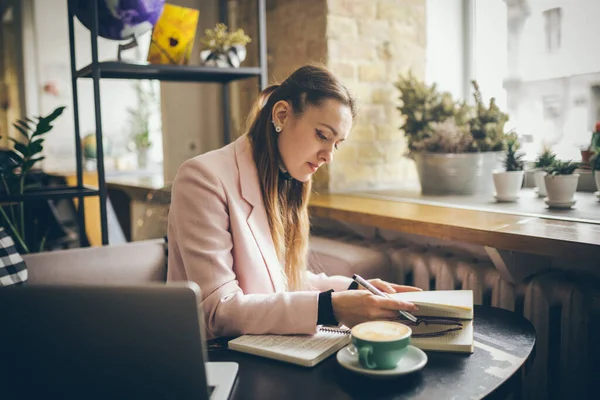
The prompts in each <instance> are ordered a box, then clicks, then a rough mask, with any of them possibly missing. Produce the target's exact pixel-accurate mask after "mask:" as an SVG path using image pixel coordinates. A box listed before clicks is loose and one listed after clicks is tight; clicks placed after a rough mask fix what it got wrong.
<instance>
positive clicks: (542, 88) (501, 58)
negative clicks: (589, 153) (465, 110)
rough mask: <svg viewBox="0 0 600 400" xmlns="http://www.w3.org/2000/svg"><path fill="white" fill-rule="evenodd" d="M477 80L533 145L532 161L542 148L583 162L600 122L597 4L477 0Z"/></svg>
mask: <svg viewBox="0 0 600 400" xmlns="http://www.w3.org/2000/svg"><path fill="white" fill-rule="evenodd" d="M475 7H476V9H475V28H474V52H475V77H476V78H477V80H478V81H479V83H480V86H481V88H482V92H483V95H484V98H485V97H490V96H494V97H496V98H497V100H498V103H499V104H500V105H501V107H506V108H505V109H506V110H507V111H508V112H509V114H510V119H511V120H510V123H509V124H508V125H507V127H508V128H511V127H514V128H516V129H517V130H518V131H519V132H520V133H522V134H524V135H527V137H528V138H530V139H531V142H530V143H525V145H524V150H525V151H526V152H527V158H528V159H530V160H533V159H534V158H535V157H536V155H537V154H538V153H539V151H540V150H541V148H542V146H543V145H544V144H546V145H550V146H552V148H553V149H554V151H556V152H557V154H558V156H559V157H560V158H563V159H574V160H580V159H581V154H580V149H581V148H583V147H587V146H588V145H589V142H590V139H591V132H592V131H593V128H594V125H595V122H596V121H597V120H600V41H599V40H596V38H597V35H598V33H597V24H596V22H595V20H594V19H593V18H591V17H590V16H594V15H600V1H594V0H504V1H503V0H475Z"/></svg>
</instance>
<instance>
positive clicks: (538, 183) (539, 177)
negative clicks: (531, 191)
mask: <svg viewBox="0 0 600 400" xmlns="http://www.w3.org/2000/svg"><path fill="white" fill-rule="evenodd" d="M546 175H548V173H547V172H546V171H542V170H540V171H535V172H534V173H533V180H534V182H535V187H536V188H537V194H538V197H546V195H547V193H546V181H545V180H544V177H545V176H546Z"/></svg>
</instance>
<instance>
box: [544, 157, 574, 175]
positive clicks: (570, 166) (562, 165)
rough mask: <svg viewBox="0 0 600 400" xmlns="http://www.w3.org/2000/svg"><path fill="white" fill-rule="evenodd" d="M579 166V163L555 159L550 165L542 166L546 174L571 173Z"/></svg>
mask: <svg viewBox="0 0 600 400" xmlns="http://www.w3.org/2000/svg"><path fill="white" fill-rule="evenodd" d="M577 168H579V163H577V162H573V161H571V160H569V161H561V160H555V161H554V163H553V164H552V165H550V166H549V167H546V168H544V170H545V171H546V172H547V173H548V175H572V174H573V173H574V172H575V170H576V169H577Z"/></svg>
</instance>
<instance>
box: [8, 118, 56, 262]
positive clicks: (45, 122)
mask: <svg viewBox="0 0 600 400" xmlns="http://www.w3.org/2000/svg"><path fill="white" fill-rule="evenodd" d="M64 109H65V107H58V108H57V109H55V110H54V111H53V112H52V113H50V114H49V115H47V116H45V117H34V118H25V119H20V120H17V121H16V122H15V123H14V124H13V126H14V127H15V128H16V130H17V131H18V132H19V133H20V134H21V136H22V138H21V139H22V140H17V139H15V138H12V137H9V138H8V139H9V140H10V141H12V142H13V144H14V148H13V150H12V154H11V159H12V160H13V161H14V162H12V163H11V164H9V165H7V166H6V167H5V168H2V169H1V170H0V180H1V182H2V186H3V189H4V191H5V192H6V194H7V195H9V196H10V195H22V194H23V193H25V192H26V191H27V190H28V189H30V188H31V187H29V186H26V178H27V176H28V174H29V173H30V172H31V170H32V169H33V167H34V165H35V164H36V163H37V162H39V161H42V160H43V159H44V158H45V157H44V156H41V155H40V153H41V152H42V150H43V149H44V147H43V143H44V140H45V139H44V135H45V134H46V133H48V132H50V131H51V130H52V128H53V126H52V122H53V121H54V120H55V119H56V118H58V117H59V116H60V115H61V114H62V113H63V111H64ZM5 208H6V210H5ZM7 212H8V214H7ZM9 214H10V216H9ZM0 215H1V216H2V220H3V223H4V224H6V226H7V227H8V230H9V232H10V234H11V236H12V237H13V239H14V240H15V242H17V244H18V245H19V247H20V248H21V251H22V252H25V253H29V252H30V251H32V249H33V246H36V247H37V248H38V251H41V250H43V248H44V244H45V235H44V236H43V237H42V239H41V241H40V242H39V243H36V238H35V237H31V238H30V240H28V236H27V234H26V227H25V204H24V202H22V201H20V202H16V204H10V205H8V206H6V207H2V206H0Z"/></svg>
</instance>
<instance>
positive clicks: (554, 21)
mask: <svg viewBox="0 0 600 400" xmlns="http://www.w3.org/2000/svg"><path fill="white" fill-rule="evenodd" d="M543 15H544V32H545V33H546V50H547V51H548V52H549V53H553V52H556V51H558V50H559V49H560V30H561V22H562V9H561V8H558V7H557V8H551V9H549V10H546V11H544V12H543Z"/></svg>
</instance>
